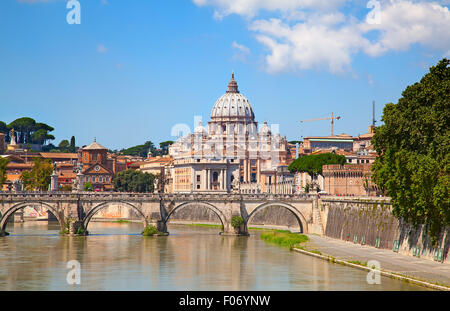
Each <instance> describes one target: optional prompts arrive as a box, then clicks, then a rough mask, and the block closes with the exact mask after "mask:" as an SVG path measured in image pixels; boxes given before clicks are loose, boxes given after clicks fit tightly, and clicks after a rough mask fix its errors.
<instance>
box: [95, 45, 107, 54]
mask: <svg viewBox="0 0 450 311" xmlns="http://www.w3.org/2000/svg"><path fill="white" fill-rule="evenodd" d="M107 51H108V48H107V47H106V46H104V45H103V44H99V45H98V46H97V52H99V53H100V54H103V53H106V52H107Z"/></svg>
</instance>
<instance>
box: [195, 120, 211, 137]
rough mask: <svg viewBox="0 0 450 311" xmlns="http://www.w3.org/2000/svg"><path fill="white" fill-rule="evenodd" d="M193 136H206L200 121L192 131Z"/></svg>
mask: <svg viewBox="0 0 450 311" xmlns="http://www.w3.org/2000/svg"><path fill="white" fill-rule="evenodd" d="M194 134H195V135H202V136H207V135H208V131H207V130H206V128H205V127H204V126H203V125H202V121H200V122H198V126H197V127H196V128H195V129H194Z"/></svg>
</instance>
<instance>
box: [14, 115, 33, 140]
mask: <svg viewBox="0 0 450 311" xmlns="http://www.w3.org/2000/svg"><path fill="white" fill-rule="evenodd" d="M35 126H36V121H35V120H34V119H32V118H28V117H24V118H19V119H16V120H14V121H13V122H11V123H10V124H9V125H8V128H9V129H14V130H15V131H17V132H19V143H21V144H23V143H31V132H33V131H34V129H35Z"/></svg>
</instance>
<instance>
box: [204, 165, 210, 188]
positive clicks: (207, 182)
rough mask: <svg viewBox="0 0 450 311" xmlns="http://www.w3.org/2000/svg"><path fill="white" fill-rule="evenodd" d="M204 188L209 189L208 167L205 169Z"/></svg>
mask: <svg viewBox="0 0 450 311" xmlns="http://www.w3.org/2000/svg"><path fill="white" fill-rule="evenodd" d="M205 188H206V190H209V169H208V168H207V169H206V183H205Z"/></svg>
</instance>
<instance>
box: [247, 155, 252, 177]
mask: <svg viewBox="0 0 450 311" xmlns="http://www.w3.org/2000/svg"><path fill="white" fill-rule="evenodd" d="M251 163H252V160H250V158H248V160H247V181H248V182H251V180H252V179H251V176H252V166H251Z"/></svg>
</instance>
